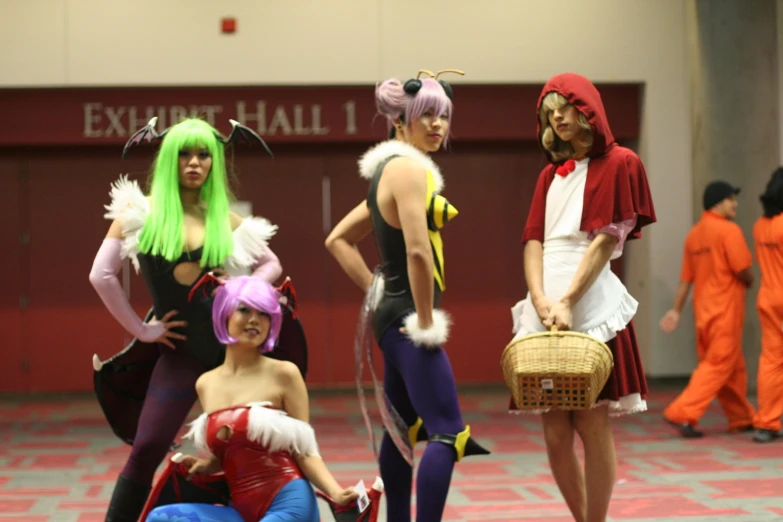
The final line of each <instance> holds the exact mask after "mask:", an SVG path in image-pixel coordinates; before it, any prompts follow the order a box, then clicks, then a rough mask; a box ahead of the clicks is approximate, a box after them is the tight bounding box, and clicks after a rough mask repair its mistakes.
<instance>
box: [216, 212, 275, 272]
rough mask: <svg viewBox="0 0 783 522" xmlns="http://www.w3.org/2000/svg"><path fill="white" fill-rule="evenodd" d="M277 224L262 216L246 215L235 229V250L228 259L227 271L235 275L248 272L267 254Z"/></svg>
mask: <svg viewBox="0 0 783 522" xmlns="http://www.w3.org/2000/svg"><path fill="white" fill-rule="evenodd" d="M276 232H277V225H273V224H272V223H270V222H269V220H267V219H264V218H262V217H253V216H250V217H246V218H245V219H243V220H242V223H241V224H240V225H239V226H238V227H237V229H236V230H234V252H233V253H232V254H231V255H230V256H229V257H228V258H227V259H226V262H225V270H226V272H227V273H228V274H229V275H230V276H232V277H235V276H237V275H242V274H246V273H248V272H249V269H250V268H251V267H252V266H253V265H254V264H255V263H257V262H258V260H260V259H261V258H262V257H264V255H265V254H266V250H267V244H268V243H269V240H270V239H272V237H273V236H274V235H275V233H276Z"/></svg>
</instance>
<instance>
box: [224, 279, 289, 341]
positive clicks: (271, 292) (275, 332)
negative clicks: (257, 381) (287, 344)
mask: <svg viewBox="0 0 783 522" xmlns="http://www.w3.org/2000/svg"><path fill="white" fill-rule="evenodd" d="M241 304H245V305H246V306H248V307H250V308H252V309H254V310H258V311H259V312H261V313H263V314H266V315H268V316H269V319H270V325H269V334H268V335H267V337H266V339H265V340H264V342H263V343H262V344H261V346H259V347H258V351H259V352H260V353H268V352H271V351H272V349H273V348H274V347H275V343H276V342H277V337H278V336H279V335H280V326H281V325H282V323H283V311H282V309H281V307H280V295H279V294H278V293H277V290H275V287H273V286H272V285H271V284H269V283H268V282H266V281H264V280H263V279H261V278H260V277H253V276H240V277H236V278H234V279H229V280H228V281H226V282H225V283H224V284H222V285H220V286H219V287H218V290H217V293H216V294H215V302H214V303H213V304H212V324H213V327H214V329H215V337H217V339H218V341H220V342H221V343H223V344H232V343H235V342H237V339H234V338H233V337H231V335H229V333H228V319H229V317H231V314H233V313H234V312H235V311H236V309H237V308H239V306H240V305H241Z"/></svg>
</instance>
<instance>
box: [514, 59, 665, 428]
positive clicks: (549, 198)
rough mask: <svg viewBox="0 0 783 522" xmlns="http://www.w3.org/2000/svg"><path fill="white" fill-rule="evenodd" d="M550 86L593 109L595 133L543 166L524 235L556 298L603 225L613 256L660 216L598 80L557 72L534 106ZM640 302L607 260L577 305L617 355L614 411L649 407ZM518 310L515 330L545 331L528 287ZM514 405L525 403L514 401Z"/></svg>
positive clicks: (577, 319)
mask: <svg viewBox="0 0 783 522" xmlns="http://www.w3.org/2000/svg"><path fill="white" fill-rule="evenodd" d="M552 91H554V92H557V93H559V94H561V95H562V96H564V97H565V98H566V99H567V100H568V101H569V103H571V104H572V105H573V106H574V107H575V108H576V109H577V110H579V111H580V112H581V113H582V114H584V115H585V116H586V117H587V120H588V122H589V123H590V126H591V128H592V133H593V146H592V149H591V150H590V152H589V153H588V154H587V157H586V158H584V159H582V160H579V161H573V160H568V161H566V162H563V163H550V164H549V165H547V166H546V167H545V168H544V169H543V170H542V171H541V174H540V175H539V177H538V182H537V184H536V190H535V194H534V195H533V202H532V204H531V206H530V212H529V215H528V219H527V223H526V224H525V232H524V235H523V237H522V242H523V243H526V242H527V241H529V240H537V241H540V242H541V243H542V244H543V249H544V259H543V291H544V294H545V295H546V296H547V297H549V298H550V299H551V300H552V301H553V302H557V300H558V299H560V297H562V295H563V294H565V292H566V291H567V290H568V288H569V286H570V285H571V283H572V281H573V279H574V275H575V274H576V271H577V268H578V267H579V264H580V262H581V261H582V258H583V256H584V253H585V252H586V250H587V248H588V246H589V245H590V242H591V241H592V239H593V238H594V237H595V236H596V235H597V234H598V233H601V232H604V233H609V234H612V235H614V236H616V237H617V238H618V243H617V247H616V249H615V251H614V253H613V254H612V256H611V259H617V258H618V257H620V256H621V255H622V252H623V247H624V245H625V242H626V240H630V239H636V238H639V237H641V229H642V227H644V226H646V225H649V224H651V223H654V222H655V220H656V218H655V210H654V209H653V203H652V197H651V195H650V189H649V186H648V183H647V175H646V173H645V171H644V166H643V165H642V163H641V161H640V160H639V157H638V156H637V155H636V154H635V153H634V152H633V151H631V150H630V149H627V148H625V147H621V146H620V145H618V144H617V143H616V142H615V141H614V137H613V136H612V132H611V130H610V129H609V124H608V122H607V119H606V113H605V111H604V106H603V102H602V101H601V97H600V95H599V93H598V90H597V89H596V88H595V86H593V84H592V83H590V81H589V80H588V79H587V78H584V77H582V76H579V75H576V74H571V73H567V74H561V75H558V76H555V77H553V78H552V79H551V80H550V81H549V82H547V84H546V85H545V86H544V89H543V91H542V92H541V96H540V97H539V100H538V105H537V107H536V114H538V109H539V108H540V107H541V102H542V101H543V99H544V97H545V96H546V95H547V94H548V93H550V92H552ZM538 135H539V136H540V135H541V129H540V124H539V128H538ZM637 305H638V303H637V301H636V300H635V299H634V298H633V297H632V296H631V295H630V293H628V290H627V289H626V288H625V286H624V285H623V283H622V282H621V281H620V279H619V278H618V277H617V276H616V275H615V274H614V273H613V272H612V271H611V269H610V265H609V263H608V262H607V263H606V265H605V266H604V267H603V269H602V271H601V273H600V275H599V276H598V278H597V279H596V281H595V282H594V283H593V284H592V286H591V287H590V288H589V289H588V290H587V292H585V294H584V295H583V297H582V298H581V299H580V301H579V302H578V303H577V304H576V305H575V306H574V307H573V308H572V321H573V322H572V330H574V331H578V332H583V333H586V334H588V335H591V336H593V337H595V338H596V339H599V340H601V341H603V342H605V343H607V345H608V346H609V348H610V349H611V351H612V354H613V356H614V369H613V370H612V373H611V375H610V377H609V380H608V381H607V383H606V386H605V387H604V388H603V390H602V391H601V393H600V395H599V397H598V401H597V403H596V405H597V406H599V405H603V404H609V412H610V414H611V415H622V414H625V413H636V412H641V411H645V410H646V409H647V403H646V401H645V397H646V395H647V382H646V380H645V376H644V370H643V368H642V361H641V356H640V354H639V349H638V346H637V343H636V335H635V332H634V327H633V321H632V319H633V317H634V315H635V314H636V309H637ZM512 317H513V321H514V328H513V331H514V333H515V334H516V336H515V338H518V337H522V336H524V335H528V334H532V333H538V332H544V331H546V328H545V327H544V325H543V324H542V323H541V320H540V319H539V317H538V314H537V313H536V310H535V307H534V306H533V303H532V301H531V298H530V294H528V295H527V297H526V298H525V299H524V300H523V301H520V302H518V303H517V304H516V305H515V306H514V308H512ZM511 410H512V411H513V412H518V411H519V410H516V409H515V406H514V404H513V401H512V402H511Z"/></svg>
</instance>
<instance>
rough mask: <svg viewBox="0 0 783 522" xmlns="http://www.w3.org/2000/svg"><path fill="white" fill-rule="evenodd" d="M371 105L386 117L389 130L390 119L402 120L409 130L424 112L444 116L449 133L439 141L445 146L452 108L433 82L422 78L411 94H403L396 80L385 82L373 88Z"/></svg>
mask: <svg viewBox="0 0 783 522" xmlns="http://www.w3.org/2000/svg"><path fill="white" fill-rule="evenodd" d="M375 102H376V105H377V107H378V112H380V113H381V114H383V115H384V116H386V120H387V121H386V124H387V127H388V130H389V131H391V129H392V120H395V119H397V118H402V119H403V121H405V124H406V125H407V126H408V127H410V125H411V122H413V121H414V120H417V119H419V118H421V116H422V114H424V113H425V112H426V111H428V110H432V111H433V112H434V113H435V115H436V116H438V117H440V116H443V115H444V114H446V113H448V122H449V131H448V133H447V134H446V136H444V139H443V145H448V142H449V135H450V134H451V116H452V112H453V109H454V107H453V104H452V103H451V100H450V99H449V97H448V96H447V95H446V91H445V90H444V89H443V86H442V85H441V84H440V83H438V81H437V80H435V79H433V78H424V79H422V80H421V89H419V92H417V93H416V94H414V95H411V94H408V93H406V92H405V90H404V89H403V84H402V82H400V81H399V80H395V79H391V80H386V81H385V82H383V83H382V84H380V85H379V86H378V87H377V88H376V89H375Z"/></svg>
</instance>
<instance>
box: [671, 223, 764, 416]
mask: <svg viewBox="0 0 783 522" xmlns="http://www.w3.org/2000/svg"><path fill="white" fill-rule="evenodd" d="M751 264H752V256H751V253H750V249H749V248H748V245H747V243H746V242H745V238H744V236H743V235H742V230H741V229H740V227H739V226H738V225H737V224H736V223H734V222H732V221H729V220H728V219H725V218H723V217H721V216H720V215H718V214H716V213H715V212H712V211H709V210H707V211H705V212H704V213H703V214H702V217H701V220H699V222H698V223H696V225H695V226H694V227H693V228H692V229H691V231H690V232H689V233H688V237H687V238H686V239H685V252H684V254H683V263H682V274H681V276H680V277H681V279H682V281H685V282H687V283H693V311H694V316H695V318H696V343H697V354H698V357H699V364H698V365H697V366H696V369H695V370H694V371H693V374H691V379H690V382H689V383H688V386H687V387H686V388H685V389H684V390H683V392H682V393H681V394H680V395H679V396H678V397H677V398H676V399H675V400H674V401H673V402H672V403H671V404H669V406H667V407H666V409H665V410H664V412H663V414H664V417H665V418H666V419H668V420H669V421H672V422H675V423H677V424H685V423H687V424H690V425H692V426H695V425H696V424H697V423H698V421H699V419H700V418H701V416H702V415H704V412H705V411H706V410H707V407H708V406H709V405H710V402H712V400H713V399H715V398H717V399H718V402H720V405H721V406H722V407H723V411H724V413H725V414H726V417H728V420H729V430H735V429H739V428H747V427H750V426H751V425H752V424H753V418H754V415H755V412H754V410H753V406H752V405H751V404H750V402H749V401H748V399H747V390H748V374H747V371H746V369H745V357H744V355H743V353H742V328H743V325H744V322H745V290H746V289H745V285H744V284H743V283H742V282H741V281H740V280H739V279H738V278H737V276H736V274H737V273H739V272H741V271H742V270H744V269H746V268H749V267H750V266H751Z"/></svg>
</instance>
